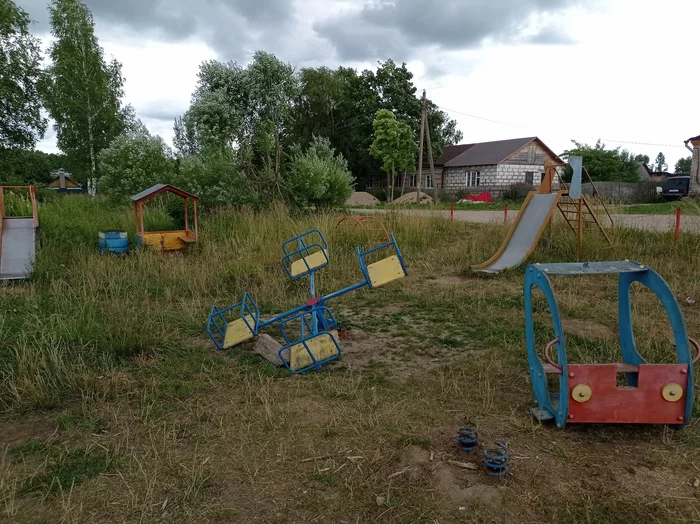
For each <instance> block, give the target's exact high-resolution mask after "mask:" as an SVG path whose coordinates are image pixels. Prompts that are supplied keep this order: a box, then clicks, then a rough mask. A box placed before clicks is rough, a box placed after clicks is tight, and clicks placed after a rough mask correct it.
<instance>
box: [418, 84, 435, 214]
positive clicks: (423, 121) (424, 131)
mask: <svg viewBox="0 0 700 524" xmlns="http://www.w3.org/2000/svg"><path fill="white" fill-rule="evenodd" d="M423 137H425V139H426V140H427V142H428V143H427V146H428V162H430V177H431V178H430V179H431V180H432V181H433V200H434V201H435V202H437V200H438V194H437V180H436V179H435V164H434V163H433V145H432V144H431V142H430V126H429V125H428V99H427V98H426V96H425V89H423V97H422V98H421V103H420V142H419V144H420V146H419V149H418V192H417V193H416V203H418V202H420V190H421V186H422V185H423V184H422V182H423ZM426 190H427V186H426Z"/></svg>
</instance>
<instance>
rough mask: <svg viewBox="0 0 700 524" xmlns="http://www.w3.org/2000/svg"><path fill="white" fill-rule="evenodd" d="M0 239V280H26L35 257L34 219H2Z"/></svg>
mask: <svg viewBox="0 0 700 524" xmlns="http://www.w3.org/2000/svg"><path fill="white" fill-rule="evenodd" d="M0 231H1V232H2V238H1V239H0V280H13V279H21V278H27V277H28V276H29V273H31V271H32V267H33V266H34V257H35V256H36V228H35V227H34V219H33V218H32V217H27V218H24V217H23V218H4V219H2V230H0Z"/></svg>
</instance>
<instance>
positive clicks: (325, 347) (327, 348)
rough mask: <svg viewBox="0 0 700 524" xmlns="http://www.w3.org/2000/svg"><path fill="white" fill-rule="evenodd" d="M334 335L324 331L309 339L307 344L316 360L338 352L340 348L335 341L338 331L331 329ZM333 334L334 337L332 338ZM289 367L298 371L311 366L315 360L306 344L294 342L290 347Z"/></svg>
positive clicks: (324, 358)
mask: <svg viewBox="0 0 700 524" xmlns="http://www.w3.org/2000/svg"><path fill="white" fill-rule="evenodd" d="M331 333H332V335H329V334H328V333H322V334H320V335H319V336H317V337H314V338H312V339H311V340H307V341H306V344H307V345H308V346H309V351H311V353H312V354H313V356H314V358H315V359H316V362H320V361H322V360H326V359H328V358H330V357H332V356H333V355H337V354H338V348H337V347H336V345H335V343H334V342H333V338H335V339H336V340H337V339H338V332H337V331H335V330H333V331H331ZM331 336H332V337H333V338H331ZM288 355H289V367H290V368H291V369H292V371H297V370H299V369H303V368H305V367H309V366H311V365H312V364H313V363H314V362H313V360H311V356H310V355H309V352H308V351H306V348H305V347H304V344H302V343H299V344H294V345H293V346H292V347H290V348H289V353H288Z"/></svg>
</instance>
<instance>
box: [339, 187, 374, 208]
mask: <svg viewBox="0 0 700 524" xmlns="http://www.w3.org/2000/svg"><path fill="white" fill-rule="evenodd" d="M377 204H379V199H378V198H376V197H374V196H372V195H370V194H369V193H367V192H366V191H355V192H354V193H353V194H352V195H350V198H348V199H347V200H346V201H345V205H346V206H376V205H377Z"/></svg>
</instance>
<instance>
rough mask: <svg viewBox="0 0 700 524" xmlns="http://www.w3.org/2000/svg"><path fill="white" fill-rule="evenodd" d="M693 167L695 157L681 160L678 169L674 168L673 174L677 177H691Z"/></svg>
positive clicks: (677, 165)
mask: <svg viewBox="0 0 700 524" xmlns="http://www.w3.org/2000/svg"><path fill="white" fill-rule="evenodd" d="M692 165H693V157H692V156H689V157H686V158H680V159H679V160H678V162H676V167H675V168H674V170H673V172H674V173H675V174H677V175H689V174H690V168H691V167H692Z"/></svg>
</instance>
